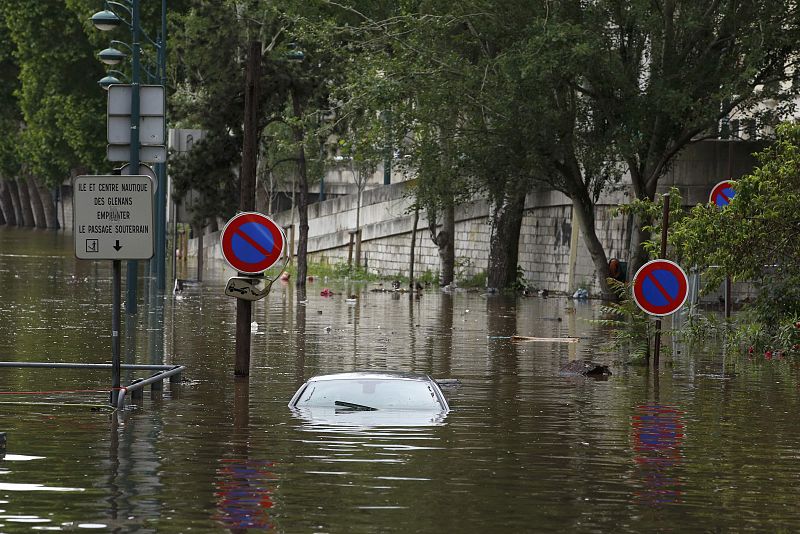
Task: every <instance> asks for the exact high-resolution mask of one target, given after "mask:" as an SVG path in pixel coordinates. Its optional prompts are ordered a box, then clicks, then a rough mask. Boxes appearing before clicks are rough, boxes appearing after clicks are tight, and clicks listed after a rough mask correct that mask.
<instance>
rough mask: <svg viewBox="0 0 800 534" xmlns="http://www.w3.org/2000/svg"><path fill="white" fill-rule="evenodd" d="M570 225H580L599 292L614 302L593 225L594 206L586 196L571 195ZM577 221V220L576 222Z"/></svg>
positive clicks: (607, 271)
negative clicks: (571, 216)
mask: <svg viewBox="0 0 800 534" xmlns="http://www.w3.org/2000/svg"><path fill="white" fill-rule="evenodd" d="M572 214H573V216H574V217H573V220H572V224H576V223H577V224H578V225H580V229H581V232H582V233H583V241H584V243H586V249H587V250H588V251H589V256H591V258H592V263H593V264H594V271H595V273H596V274H597V283H598V284H600V292H601V293H602V296H603V298H604V299H606V300H614V299H615V298H616V295H615V294H614V291H613V290H612V289H611V287H610V286H609V285H608V276H609V270H608V258H607V257H606V251H605V250H604V249H603V244H602V243H600V239H598V238H597V230H596V228H595V225H594V222H595V221H594V205H593V204H592V202H591V201H590V200H589V197H588V195H578V194H576V195H573V197H572ZM576 219H577V220H576Z"/></svg>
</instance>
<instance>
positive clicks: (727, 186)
mask: <svg viewBox="0 0 800 534" xmlns="http://www.w3.org/2000/svg"><path fill="white" fill-rule="evenodd" d="M734 195H736V191H735V190H734V189H733V184H732V183H731V182H729V181H728V180H725V181H723V182H720V183H718V184H717V185H715V186H714V188H713V189H711V194H710V195H709V197H708V201H709V202H711V203H712V204H714V205H715V206H717V207H718V208H724V207H725V206H727V205H728V204H730V203H731V199H733V197H734Z"/></svg>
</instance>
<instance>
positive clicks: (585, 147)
mask: <svg viewBox="0 0 800 534" xmlns="http://www.w3.org/2000/svg"><path fill="white" fill-rule="evenodd" d="M799 24H800V13H798V6H797V3H796V2H785V1H784V0H747V1H739V0H664V1H663V2H657V3H653V2H651V1H650V0H629V1H627V2H618V1H615V0H600V1H597V2H592V3H588V4H587V3H584V2H579V1H577V0H575V1H570V2H564V3H562V4H561V6H560V8H559V9H553V10H552V11H551V12H550V13H549V19H548V20H547V21H546V23H545V25H544V26H543V29H544V31H541V32H539V34H537V35H535V36H534V37H533V38H532V42H533V43H538V44H541V46H543V47H544V49H549V50H551V51H552V55H551V57H550V59H549V61H550V62H551V63H552V65H553V67H555V65H556V62H557V64H558V68H557V69H555V68H554V73H555V74H556V77H555V79H556V81H558V83H560V84H561V85H562V86H563V87H566V88H568V92H566V93H562V94H565V95H566V96H568V98H569V100H568V102H572V104H571V105H567V106H565V107H564V108H563V111H564V112H565V115H564V117H565V118H566V119H569V118H570V117H575V119H574V121H572V122H573V124H574V127H573V128H571V129H570V130H565V131H564V137H563V141H564V150H563V151H561V152H560V153H556V154H557V155H556V157H555V158H554V165H555V166H556V167H557V168H558V169H559V170H560V172H561V174H562V176H563V178H564V182H565V186H566V187H565V189H566V191H565V192H567V194H569V195H570V197H571V198H572V199H573V203H574V205H575V206H576V208H577V211H578V214H579V218H580V219H581V220H582V230H583V232H584V237H585V238H587V243H588V244H589V251H590V253H591V255H592V258H593V260H594V263H595V268H596V269H597V272H598V274H601V277H600V279H601V283H602V282H603V281H604V280H605V277H606V274H607V267H606V262H605V255H604V254H603V253H602V247H601V246H600V244H599V241H596V236H595V232H594V229H593V219H592V211H591V204H592V201H593V200H596V196H594V198H593V195H592V194H591V193H592V192H593V191H592V184H591V180H590V178H591V173H592V165H590V164H589V161H591V160H594V161H598V162H603V160H604V161H605V165H602V166H601V169H603V168H605V169H607V170H608V169H611V170H613V169H614V167H616V168H618V169H619V168H621V169H622V170H624V171H626V172H627V173H628V174H629V176H630V180H631V183H632V188H633V192H634V195H635V198H637V199H648V200H652V199H653V198H654V195H655V192H656V187H657V185H658V181H659V179H660V178H661V176H663V174H664V173H665V172H666V170H667V169H668V168H669V165H670V163H671V161H672V160H673V159H674V158H675V156H676V155H677V154H678V153H679V152H680V151H681V150H682V149H683V148H684V147H686V146H687V145H688V144H689V143H692V142H695V141H697V140H700V139H703V138H707V137H716V136H717V135H719V133H718V124H719V123H720V121H721V120H723V119H726V118H729V117H733V116H740V117H741V116H752V117H753V118H755V119H757V120H759V122H760V123H762V124H764V125H769V124H774V121H775V118H776V116H779V115H780V114H781V113H782V112H784V111H786V107H787V106H786V104H788V103H789V102H790V101H791V98H790V94H789V92H790V88H789V86H788V85H787V84H786V83H784V82H786V81H787V80H789V79H790V77H791V75H792V72H793V71H795V70H796V69H797V65H798V59H800V55H798V53H797V52H798V48H797V44H796V43H797V37H798V28H799V26H798V25H799ZM768 99H774V101H775V102H777V103H778V104H779V105H778V107H777V108H776V109H774V110H773V109H767V108H760V106H762V105H763V104H764V102H765V100H768ZM564 122H565V123H566V121H564ZM587 151H592V152H594V153H595V154H598V155H600V156H601V158H600V159H598V158H589V161H587V159H586V157H585V154H586V152H587ZM648 224H649V221H646V220H637V221H636V223H635V228H634V229H633V230H634V231H633V239H632V242H631V249H630V262H629V269H630V273H631V274H632V273H634V272H635V271H636V270H637V269H638V267H639V266H640V265H641V264H642V263H643V261H644V260H645V259H646V252H645V251H644V249H643V248H642V246H641V244H642V243H643V242H645V241H646V240H647V239H648V236H649V234H648V232H647V230H646V228H647V226H648ZM605 291H606V288H605V287H604V292H605Z"/></svg>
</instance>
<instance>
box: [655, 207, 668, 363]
mask: <svg viewBox="0 0 800 534" xmlns="http://www.w3.org/2000/svg"><path fill="white" fill-rule="evenodd" d="M668 229H669V193H666V194H665V195H664V211H663V214H662V216H661V254H660V255H659V259H664V256H666V255H667V230H668ZM654 341H655V347H653V368H654V369H655V370H656V373H657V372H658V366H659V357H660V356H661V319H656V334H655V340H654Z"/></svg>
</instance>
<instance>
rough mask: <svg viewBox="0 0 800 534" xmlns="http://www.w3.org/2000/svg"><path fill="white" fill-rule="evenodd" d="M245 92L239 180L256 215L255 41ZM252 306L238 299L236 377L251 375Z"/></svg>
mask: <svg viewBox="0 0 800 534" xmlns="http://www.w3.org/2000/svg"><path fill="white" fill-rule="evenodd" d="M246 69H247V70H246V72H245V89H244V140H243V143H242V169H241V173H240V177H239V210H240V211H253V210H254V209H255V204H256V157H257V154H258V93H259V78H260V73H261V43H260V42H259V41H251V42H250V49H249V51H248V54H247V67H246ZM252 304H253V303H252V302H250V301H249V300H244V299H236V361H235V363H234V374H235V375H236V376H249V375H250V320H251V318H252Z"/></svg>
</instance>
